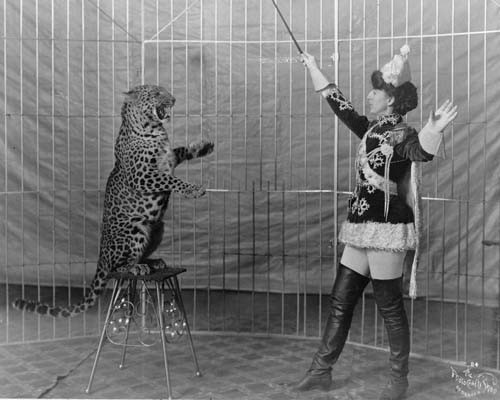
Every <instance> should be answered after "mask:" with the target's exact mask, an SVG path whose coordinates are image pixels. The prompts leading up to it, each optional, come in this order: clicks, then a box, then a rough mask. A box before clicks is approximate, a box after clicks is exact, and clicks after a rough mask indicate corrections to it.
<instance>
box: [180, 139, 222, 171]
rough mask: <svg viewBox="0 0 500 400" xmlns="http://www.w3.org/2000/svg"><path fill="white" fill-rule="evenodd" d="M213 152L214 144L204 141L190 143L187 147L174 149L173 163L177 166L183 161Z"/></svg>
mask: <svg viewBox="0 0 500 400" xmlns="http://www.w3.org/2000/svg"><path fill="white" fill-rule="evenodd" d="M213 151H214V143H213V142H209V141H206V140H201V141H199V142H196V143H191V144H190V145H189V146H188V147H185V146H181V147H176V148H175V149H174V150H173V152H174V154H175V161H176V163H177V165H178V164H180V163H181V162H183V161H185V160H191V159H193V158H198V157H204V156H206V155H208V154H210V153H212V152H213Z"/></svg>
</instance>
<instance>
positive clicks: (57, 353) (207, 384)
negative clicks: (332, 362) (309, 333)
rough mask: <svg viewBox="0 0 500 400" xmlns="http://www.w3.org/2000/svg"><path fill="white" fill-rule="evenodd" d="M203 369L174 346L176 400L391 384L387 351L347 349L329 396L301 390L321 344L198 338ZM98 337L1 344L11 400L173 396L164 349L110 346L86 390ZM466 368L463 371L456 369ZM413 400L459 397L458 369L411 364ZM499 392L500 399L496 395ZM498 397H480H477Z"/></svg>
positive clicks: (0, 379)
mask: <svg viewBox="0 0 500 400" xmlns="http://www.w3.org/2000/svg"><path fill="white" fill-rule="evenodd" d="M193 338H194V342H195V347H196V351H197V355H198V359H199V364H200V367H201V370H202V374H203V375H202V376H201V377H196V376H195V374H194V372H195V369H194V364H193V360H192V357H191V353H190V350H189V345H188V341H187V339H186V338H185V337H181V339H180V340H179V341H178V342H175V343H173V344H169V346H168V357H169V365H170V372H171V385H172V392H173V397H174V398H176V399H207V400H208V399H212V400H215V399H221V400H223V399H224V400H226V399H227V400H229V399H231V400H233V399H259V400H267V399H269V400H285V399H311V400H320V399H323V400H326V399H376V398H377V394H378V393H379V391H380V388H381V386H382V385H383V384H384V382H385V379H386V377H385V375H386V372H387V365H388V363H387V357H388V354H387V352H386V351H383V350H376V349H372V348H367V347H360V346H357V345H353V344H347V345H346V348H345V350H344V352H343V354H342V356H341V358H340V360H339V362H338V363H337V365H336V367H335V369H334V382H335V386H334V388H332V390H330V391H329V392H321V391H311V392H308V393H306V394H300V393H296V392H294V391H293V390H292V388H291V385H292V384H293V383H294V382H297V381H298V380H299V379H300V378H301V377H302V375H303V373H304V371H305V370H306V369H307V367H308V366H309V363H310V359H311V355H312V354H313V352H314V351H315V349H316V346H317V340H312V339H295V338H288V337H280V338H277V337H265V336H263V337H256V336H248V335H244V334H233V335H230V334H225V335H217V334H194V335H193ZM96 346H97V338H85V339H67V340H60V341H52V342H45V343H35V344H23V345H6V346H1V347H0V396H1V397H8V398H92V399H101V398H107V399H114V398H116V399H118V398H120V399H121V398H127V399H149V398H167V397H168V396H167V390H166V385H165V375H164V366H163V359H162V355H161V345H160V344H155V345H153V346H151V347H131V348H129V349H128V350H127V351H128V352H127V358H126V362H125V367H124V368H123V369H119V368H118V364H119V362H120V357H121V347H120V346H116V345H113V344H111V343H109V342H107V343H106V344H105V345H104V347H103V351H102V353H101V357H100V361H99V364H98V366H97V370H96V375H95V379H94V382H93V386H92V390H91V392H90V393H89V394H87V393H85V392H84V390H85V388H86V386H87V383H88V380H89V376H90V371H91V368H92V363H93V360H94V357H95V349H96ZM455 369H456V370H463V369H464V368H463V367H455ZM410 383H411V386H410V390H409V394H408V399H414V400H417V399H420V400H423V399H442V400H444V399H459V398H462V397H465V396H464V395H463V394H460V393H458V392H457V391H456V385H457V382H456V381H455V379H454V378H453V377H452V370H451V366H450V365H448V364H446V363H443V362H433V361H428V360H422V359H416V358H413V359H412V360H411V375H410ZM497 395H498V394H497ZM495 396H496V395H486V394H478V395H475V396H474V397H475V398H477V399H494V398H498V397H495Z"/></svg>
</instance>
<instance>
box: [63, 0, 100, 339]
mask: <svg viewBox="0 0 500 400" xmlns="http://www.w3.org/2000/svg"><path fill="white" fill-rule="evenodd" d="M69 10H70V2H67V3H66V113H67V115H66V141H67V144H66V146H67V147H66V152H67V155H66V156H67V159H66V163H67V165H68V180H67V181H66V188H67V199H68V214H67V218H68V232H67V237H68V247H67V248H66V252H67V254H68V258H67V259H68V281H67V285H68V305H69V304H70V303H71V281H72V280H71V266H72V262H71V261H72V259H73V257H72V255H71V235H72V232H73V230H72V223H71V221H72V218H71V216H72V214H71V204H72V197H71V131H70V128H71V119H70V104H71V103H70V93H71V90H70V63H69V59H70V40H69V39H70V34H69V33H70V32H71V29H70V20H71V19H70V11H69ZM99 326H100V325H99ZM68 331H69V337H71V336H72V328H71V318H68Z"/></svg>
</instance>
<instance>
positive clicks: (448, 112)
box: [427, 100, 458, 132]
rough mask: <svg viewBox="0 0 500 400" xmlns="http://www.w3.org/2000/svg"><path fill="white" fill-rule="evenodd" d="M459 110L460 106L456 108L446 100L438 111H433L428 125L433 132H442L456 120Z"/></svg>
mask: <svg viewBox="0 0 500 400" xmlns="http://www.w3.org/2000/svg"><path fill="white" fill-rule="evenodd" d="M457 109H458V106H454V105H453V103H452V102H451V101H450V100H446V101H445V102H444V103H443V104H442V105H441V107H439V108H438V109H437V110H436V111H434V110H432V111H431V114H430V115H429V121H428V122H427V124H428V125H429V127H431V128H432V129H433V130H435V131H438V132H442V131H443V130H444V129H445V128H446V127H447V126H448V124H449V123H450V122H452V121H453V120H454V119H455V118H456V116H457V114H458V112H457Z"/></svg>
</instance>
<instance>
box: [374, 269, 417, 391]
mask: <svg viewBox="0 0 500 400" xmlns="http://www.w3.org/2000/svg"><path fill="white" fill-rule="evenodd" d="M372 284H373V294H374V296H375V301H376V302H377V306H378V309H379V311H380V314H381V315H382V318H383V319H384V323H385V327H386V330H387V336H388V339H389V348H390V357H389V361H390V366H391V372H390V379H389V382H388V384H387V386H386V387H385V388H384V390H383V392H382V394H381V396H380V400H399V399H403V398H404V396H405V394H406V391H407V389H408V378H407V375H408V360H409V357H410V330H409V327H408V319H407V317H406V312H405V308H404V302H403V291H402V278H397V279H389V280H378V279H373V280H372Z"/></svg>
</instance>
